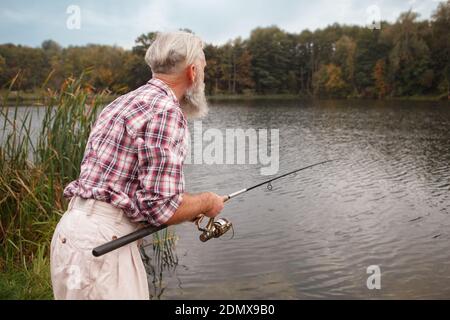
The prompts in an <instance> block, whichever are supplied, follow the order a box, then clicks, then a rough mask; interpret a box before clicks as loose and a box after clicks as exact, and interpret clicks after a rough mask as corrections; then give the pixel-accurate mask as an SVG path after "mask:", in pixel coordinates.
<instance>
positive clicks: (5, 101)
mask: <svg viewBox="0 0 450 320" xmlns="http://www.w3.org/2000/svg"><path fill="white" fill-rule="evenodd" d="M0 95H1V96H2V97H0V102H1V103H2V105H8V106H14V105H18V104H30V106H32V107H45V106H46V105H44V104H43V103H42V102H43V99H44V98H47V97H46V96H45V94H36V93H24V94H23V95H22V94H18V95H15V96H14V97H11V96H7V97H6V96H5V94H4V93H0ZM93 97H95V95H92V98H93ZM97 97H98V96H97ZM118 97H120V95H118V94H111V95H106V96H104V99H102V100H101V103H110V102H112V101H114V100H115V99H117V98H118ZM206 98H207V99H208V100H211V101H254V100H318V101H321V100H342V101H345V100H349V101H351V100H353V101H357V100H361V101H430V102H445V101H450V97H449V99H445V95H418V96H402V97H386V98H384V99H375V98H361V97H347V98H333V97H312V96H304V95H294V94H267V95H263V94H256V95H243V94H235V95H228V94H224V95H207V96H206Z"/></svg>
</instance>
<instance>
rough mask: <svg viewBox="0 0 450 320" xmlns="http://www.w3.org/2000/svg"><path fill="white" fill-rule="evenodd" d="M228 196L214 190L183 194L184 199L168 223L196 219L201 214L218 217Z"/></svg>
mask: <svg viewBox="0 0 450 320" xmlns="http://www.w3.org/2000/svg"><path fill="white" fill-rule="evenodd" d="M227 200H228V197H227V196H219V195H217V194H215V193H213V192H203V193H199V194H189V193H184V194H183V201H182V202H181V205H180V206H179V207H178V209H177V211H175V213H174V215H173V216H172V217H171V218H170V219H169V221H167V222H166V225H174V224H179V223H182V222H185V221H195V220H196V219H197V218H198V217H199V216H201V215H205V216H206V217H208V218H214V217H216V216H217V215H218V214H219V213H220V212H221V211H222V210H223V207H224V203H225V201H227Z"/></svg>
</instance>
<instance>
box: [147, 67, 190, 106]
mask: <svg viewBox="0 0 450 320" xmlns="http://www.w3.org/2000/svg"><path fill="white" fill-rule="evenodd" d="M153 78H155V79H158V80H161V81H162V82H164V83H165V84H166V85H167V86H168V87H169V88H170V89H172V91H173V93H174V94H175V96H176V97H177V99H178V101H181V100H182V99H183V97H184V94H185V93H186V86H185V85H184V83H183V81H182V80H181V79H179V77H175V76H170V75H165V74H154V75H153Z"/></svg>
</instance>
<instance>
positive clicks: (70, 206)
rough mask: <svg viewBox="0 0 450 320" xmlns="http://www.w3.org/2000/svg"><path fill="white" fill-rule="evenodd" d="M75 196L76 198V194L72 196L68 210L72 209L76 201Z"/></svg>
mask: <svg viewBox="0 0 450 320" xmlns="http://www.w3.org/2000/svg"><path fill="white" fill-rule="evenodd" d="M75 198H76V196H73V197H72V198H70V201H69V205H68V206H67V210H69V211H70V210H72V208H73V204H74V202H75Z"/></svg>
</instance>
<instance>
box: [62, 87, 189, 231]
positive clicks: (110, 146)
mask: <svg viewBox="0 0 450 320" xmlns="http://www.w3.org/2000/svg"><path fill="white" fill-rule="evenodd" d="M188 134H189V133H188V127H187V122H186V119H185V117H184V115H183V113H182V110H181V108H180V104H179V102H178V100H177V98H176V96H175V94H174V93H173V91H172V90H171V89H170V88H169V87H168V86H167V85H166V84H165V83H164V82H163V81H161V80H159V79H155V78H154V79H151V80H150V81H149V82H148V83H147V84H146V85H144V86H142V87H140V88H139V89H137V90H135V91H132V92H130V93H128V94H126V95H123V96H121V97H119V98H118V99H116V100H115V101H114V102H112V103H111V104H110V105H108V106H106V107H105V108H104V109H103V111H102V112H101V113H100V115H99V117H98V119H97V121H96V123H95V125H94V127H93V128H92V131H91V133H90V136H89V140H88V142H87V146H86V151H85V154H84V158H83V161H82V163H81V173H80V177H79V179H78V180H75V181H73V182H71V183H70V184H69V185H68V186H67V187H66V188H65V190H64V196H65V197H67V198H71V197H73V196H79V197H81V198H85V199H96V200H100V201H104V202H107V203H110V204H111V205H113V206H115V207H117V208H120V209H123V210H124V212H125V213H126V215H127V216H128V217H129V218H130V219H131V220H132V221H135V222H138V221H148V222H149V223H150V224H152V225H155V226H160V225H162V224H164V223H166V222H167V220H169V219H170V217H171V216H172V215H173V213H174V212H175V211H176V210H177V208H178V206H179V205H180V203H181V201H182V194H183V193H184V175H183V162H184V159H185V156H186V153H187V148H188V145H187V141H188V139H187V137H188Z"/></svg>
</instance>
